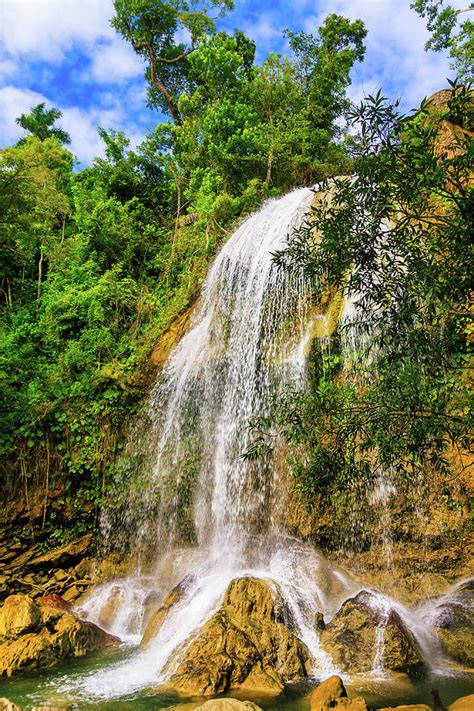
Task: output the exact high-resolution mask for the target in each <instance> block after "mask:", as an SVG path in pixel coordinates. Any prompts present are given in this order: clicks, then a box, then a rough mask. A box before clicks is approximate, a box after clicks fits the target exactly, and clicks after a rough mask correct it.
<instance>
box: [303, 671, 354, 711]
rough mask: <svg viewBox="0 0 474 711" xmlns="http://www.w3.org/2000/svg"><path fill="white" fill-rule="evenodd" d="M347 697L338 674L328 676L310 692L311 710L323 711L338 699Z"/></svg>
mask: <svg viewBox="0 0 474 711" xmlns="http://www.w3.org/2000/svg"><path fill="white" fill-rule="evenodd" d="M342 698H347V691H346V689H345V686H344V683H343V681H342V679H341V677H340V676H337V675H336V674H335V675H334V676H331V677H329V679H326V681H323V682H322V684H320V685H319V686H317V687H316V688H315V689H313V691H312V693H311V711H325V709H327V708H329V707H331V706H334V704H335V702H336V701H337V700H338V699H342Z"/></svg>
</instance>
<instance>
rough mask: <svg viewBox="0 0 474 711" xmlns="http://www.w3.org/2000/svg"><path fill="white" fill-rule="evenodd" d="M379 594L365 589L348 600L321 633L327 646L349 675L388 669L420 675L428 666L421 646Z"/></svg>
mask: <svg viewBox="0 0 474 711" xmlns="http://www.w3.org/2000/svg"><path fill="white" fill-rule="evenodd" d="M377 602H378V601H377V597H376V596H375V595H373V594H372V593H369V592H366V591H362V592H360V593H359V594H358V595H357V596H356V597H354V598H350V599H349V600H346V601H345V602H344V603H343V605H342V607H341V608H340V610H339V612H337V613H336V615H334V617H333V619H332V620H331V622H330V623H329V624H327V625H326V626H325V629H324V630H323V631H322V632H321V635H320V640H321V644H322V647H323V649H324V650H325V651H326V652H327V653H328V654H329V655H330V657H331V658H332V660H333V661H334V664H335V666H336V667H337V668H338V669H340V670H341V671H343V672H346V673H349V674H355V673H363V672H368V671H370V670H371V669H372V668H373V667H374V664H375V662H376V659H377V656H378V659H377V663H378V664H380V665H381V666H382V667H383V668H384V669H388V670H390V671H395V672H403V673H405V674H408V675H409V676H417V675H419V674H420V673H421V672H422V671H423V669H424V663H423V659H422V657H421V652H420V650H419V648H418V645H417V643H416V641H415V639H414V637H413V635H412V634H411V633H410V631H409V630H408V629H407V628H406V627H405V625H404V624H403V621H402V620H401V618H400V616H399V615H398V613H397V612H396V611H395V610H393V609H392V610H389V611H383V610H382V609H381V608H380V606H379V605H378V604H377Z"/></svg>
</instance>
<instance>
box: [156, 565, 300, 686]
mask: <svg viewBox="0 0 474 711" xmlns="http://www.w3.org/2000/svg"><path fill="white" fill-rule="evenodd" d="M287 623H288V619H287V617H286V615H285V606H284V602H283V599H282V596H281V594H280V592H279V590H278V588H277V587H276V585H275V584H272V583H270V582H268V581H266V580H259V579H257V578H250V577H246V578H236V579H235V580H233V581H232V582H231V584H230V585H229V587H228V589H227V592H226V594H225V596H224V600H223V602H222V606H221V608H220V610H219V611H218V612H217V613H216V614H215V615H213V617H212V618H211V619H210V620H209V621H208V622H207V623H206V624H205V625H204V626H203V627H201V629H200V630H199V631H198V633H197V634H196V635H195V637H194V638H193V640H192V641H191V644H188V646H187V648H183V647H182V648H181V649H179V650H178V651H177V655H176V657H177V658H178V659H179V660H180V661H179V665H178V667H177V669H176V670H175V671H174V673H173V674H172V675H171V678H170V683H171V685H172V686H173V687H174V688H175V689H176V690H177V691H179V692H182V693H185V694H189V695H199V696H213V695H215V694H221V693H225V692H226V691H228V690H229V689H232V688H236V687H241V688H247V689H252V690H260V691H265V692H277V693H278V692H280V691H281V690H282V689H283V687H284V684H285V682H287V681H299V680H301V679H304V678H305V677H306V676H307V674H308V672H309V671H310V655H309V652H308V649H307V648H306V646H305V645H304V644H303V643H302V642H301V641H300V640H299V639H297V637H295V635H294V634H293V633H292V632H291V631H290V629H288V627H287ZM171 664H173V661H172V662H171Z"/></svg>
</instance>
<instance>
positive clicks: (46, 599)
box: [36, 595, 71, 610]
mask: <svg viewBox="0 0 474 711" xmlns="http://www.w3.org/2000/svg"><path fill="white" fill-rule="evenodd" d="M36 602H37V603H38V604H39V605H42V606H45V605H47V606H48V607H56V608H58V609H60V610H70V609H71V603H70V602H67V600H65V599H64V598H63V597H61V595H44V596H43V597H38V598H36Z"/></svg>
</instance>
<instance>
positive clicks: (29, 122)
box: [16, 102, 71, 144]
mask: <svg viewBox="0 0 474 711" xmlns="http://www.w3.org/2000/svg"><path fill="white" fill-rule="evenodd" d="M45 106H46V103H45V102H42V103H41V104H37V105H36V106H34V107H33V108H32V109H31V111H30V113H29V114H21V116H19V117H18V118H17V119H16V123H17V124H18V125H19V126H21V127H22V128H23V129H25V131H27V132H28V133H29V134H31V135H32V136H36V137H37V138H39V139H40V140H41V141H44V140H45V139H46V138H50V137H51V136H54V137H55V138H57V139H58V140H59V141H60V142H61V143H66V144H68V143H71V137H70V135H69V134H68V133H67V132H66V131H64V130H63V129H62V128H58V127H57V126H55V125H54V124H55V122H56V121H57V120H58V119H60V118H61V116H62V112H61V111H59V110H58V109H55V108H52V109H49V110H46V108H45Z"/></svg>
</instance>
